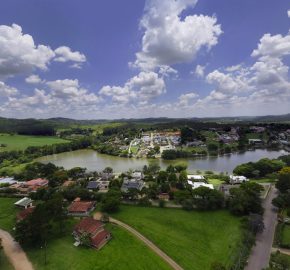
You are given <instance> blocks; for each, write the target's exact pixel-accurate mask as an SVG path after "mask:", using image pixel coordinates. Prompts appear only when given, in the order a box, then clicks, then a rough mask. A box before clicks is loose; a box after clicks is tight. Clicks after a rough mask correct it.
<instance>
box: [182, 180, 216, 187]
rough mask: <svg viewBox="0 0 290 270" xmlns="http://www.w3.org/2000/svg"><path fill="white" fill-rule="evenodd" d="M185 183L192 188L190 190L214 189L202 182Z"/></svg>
mask: <svg viewBox="0 0 290 270" xmlns="http://www.w3.org/2000/svg"><path fill="white" fill-rule="evenodd" d="M187 183H188V184H189V185H190V186H191V187H192V189H196V188H199V187H206V188H209V189H214V187H213V185H212V184H206V183H204V182H192V181H190V180H188V181H187Z"/></svg>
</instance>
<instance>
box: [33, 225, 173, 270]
mask: <svg viewBox="0 0 290 270" xmlns="http://www.w3.org/2000/svg"><path fill="white" fill-rule="evenodd" d="M109 230H110V231H111V232H112V235H113V239H112V240H111V241H110V242H109V243H108V244H107V245H106V246H104V247H103V248H102V249H101V250H100V251H96V250H94V249H89V248H85V247H74V246H73V242H74V241H73V238H72V236H71V235H70V233H67V235H65V236H64V237H62V238H58V239H56V240H52V241H50V242H49V244H48V247H47V261H48V263H47V265H44V251H43V250H41V249H38V250H28V251H27V253H28V256H29V258H30V259H31V261H32V262H33V264H34V266H35V269H36V270H51V269H53V270H65V269H74V270H98V269H102V270H103V269H106V270H116V269H118V270H147V269H152V270H159V269H160V270H163V269H164V270H169V269H170V267H169V266H167V264H166V263H165V262H163V260H161V259H160V258H159V257H158V256H157V255H155V254H154V253H153V252H152V251H151V250H150V249H149V248H147V247H146V246H145V245H143V243H142V242H140V241H139V240H137V239H136V238H135V237H134V236H132V235H131V234H129V233H128V232H126V231H125V230H123V229H120V228H118V227H115V226H109Z"/></svg>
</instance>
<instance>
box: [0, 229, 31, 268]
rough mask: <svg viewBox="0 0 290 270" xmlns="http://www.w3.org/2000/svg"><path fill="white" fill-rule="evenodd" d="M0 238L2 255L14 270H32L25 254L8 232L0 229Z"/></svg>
mask: <svg viewBox="0 0 290 270" xmlns="http://www.w3.org/2000/svg"><path fill="white" fill-rule="evenodd" d="M0 238H1V239H2V245H3V248H4V253H5V254H6V256H7V257H8V259H9V261H10V263H11V264H12V265H13V267H14V269H15V270H34V268H33V266H32V264H31V262H30V261H29V259H28V258H27V256H26V254H25V252H24V251H23V250H22V248H21V247H20V245H19V244H18V243H17V242H15V241H14V239H13V237H12V236H11V235H10V234H9V233H8V232H6V231H3V230H1V229H0Z"/></svg>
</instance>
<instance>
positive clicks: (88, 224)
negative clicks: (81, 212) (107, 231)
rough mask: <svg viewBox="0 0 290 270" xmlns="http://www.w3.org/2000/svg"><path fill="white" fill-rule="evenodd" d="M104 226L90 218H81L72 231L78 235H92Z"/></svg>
mask: <svg viewBox="0 0 290 270" xmlns="http://www.w3.org/2000/svg"><path fill="white" fill-rule="evenodd" d="M103 226H104V224H103V223H102V222H101V221H99V220H95V219H93V218H91V217H87V218H83V219H82V220H81V221H80V222H79V223H78V224H77V225H76V226H75V228H74V230H75V231H76V232H78V233H83V232H86V233H90V234H94V233H95V232H96V231H97V230H99V229H100V228H102V227H103Z"/></svg>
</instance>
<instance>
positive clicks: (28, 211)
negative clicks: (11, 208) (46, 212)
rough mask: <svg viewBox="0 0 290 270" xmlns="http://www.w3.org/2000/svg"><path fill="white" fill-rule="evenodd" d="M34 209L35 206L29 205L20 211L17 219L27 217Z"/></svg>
mask: <svg viewBox="0 0 290 270" xmlns="http://www.w3.org/2000/svg"><path fill="white" fill-rule="evenodd" d="M34 209H35V207H29V208H26V209H24V210H22V211H20V212H19V213H18V214H17V220H18V221H21V220H23V219H26V218H27V217H28V216H29V215H30V214H31V213H32V212H33V211H34Z"/></svg>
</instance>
